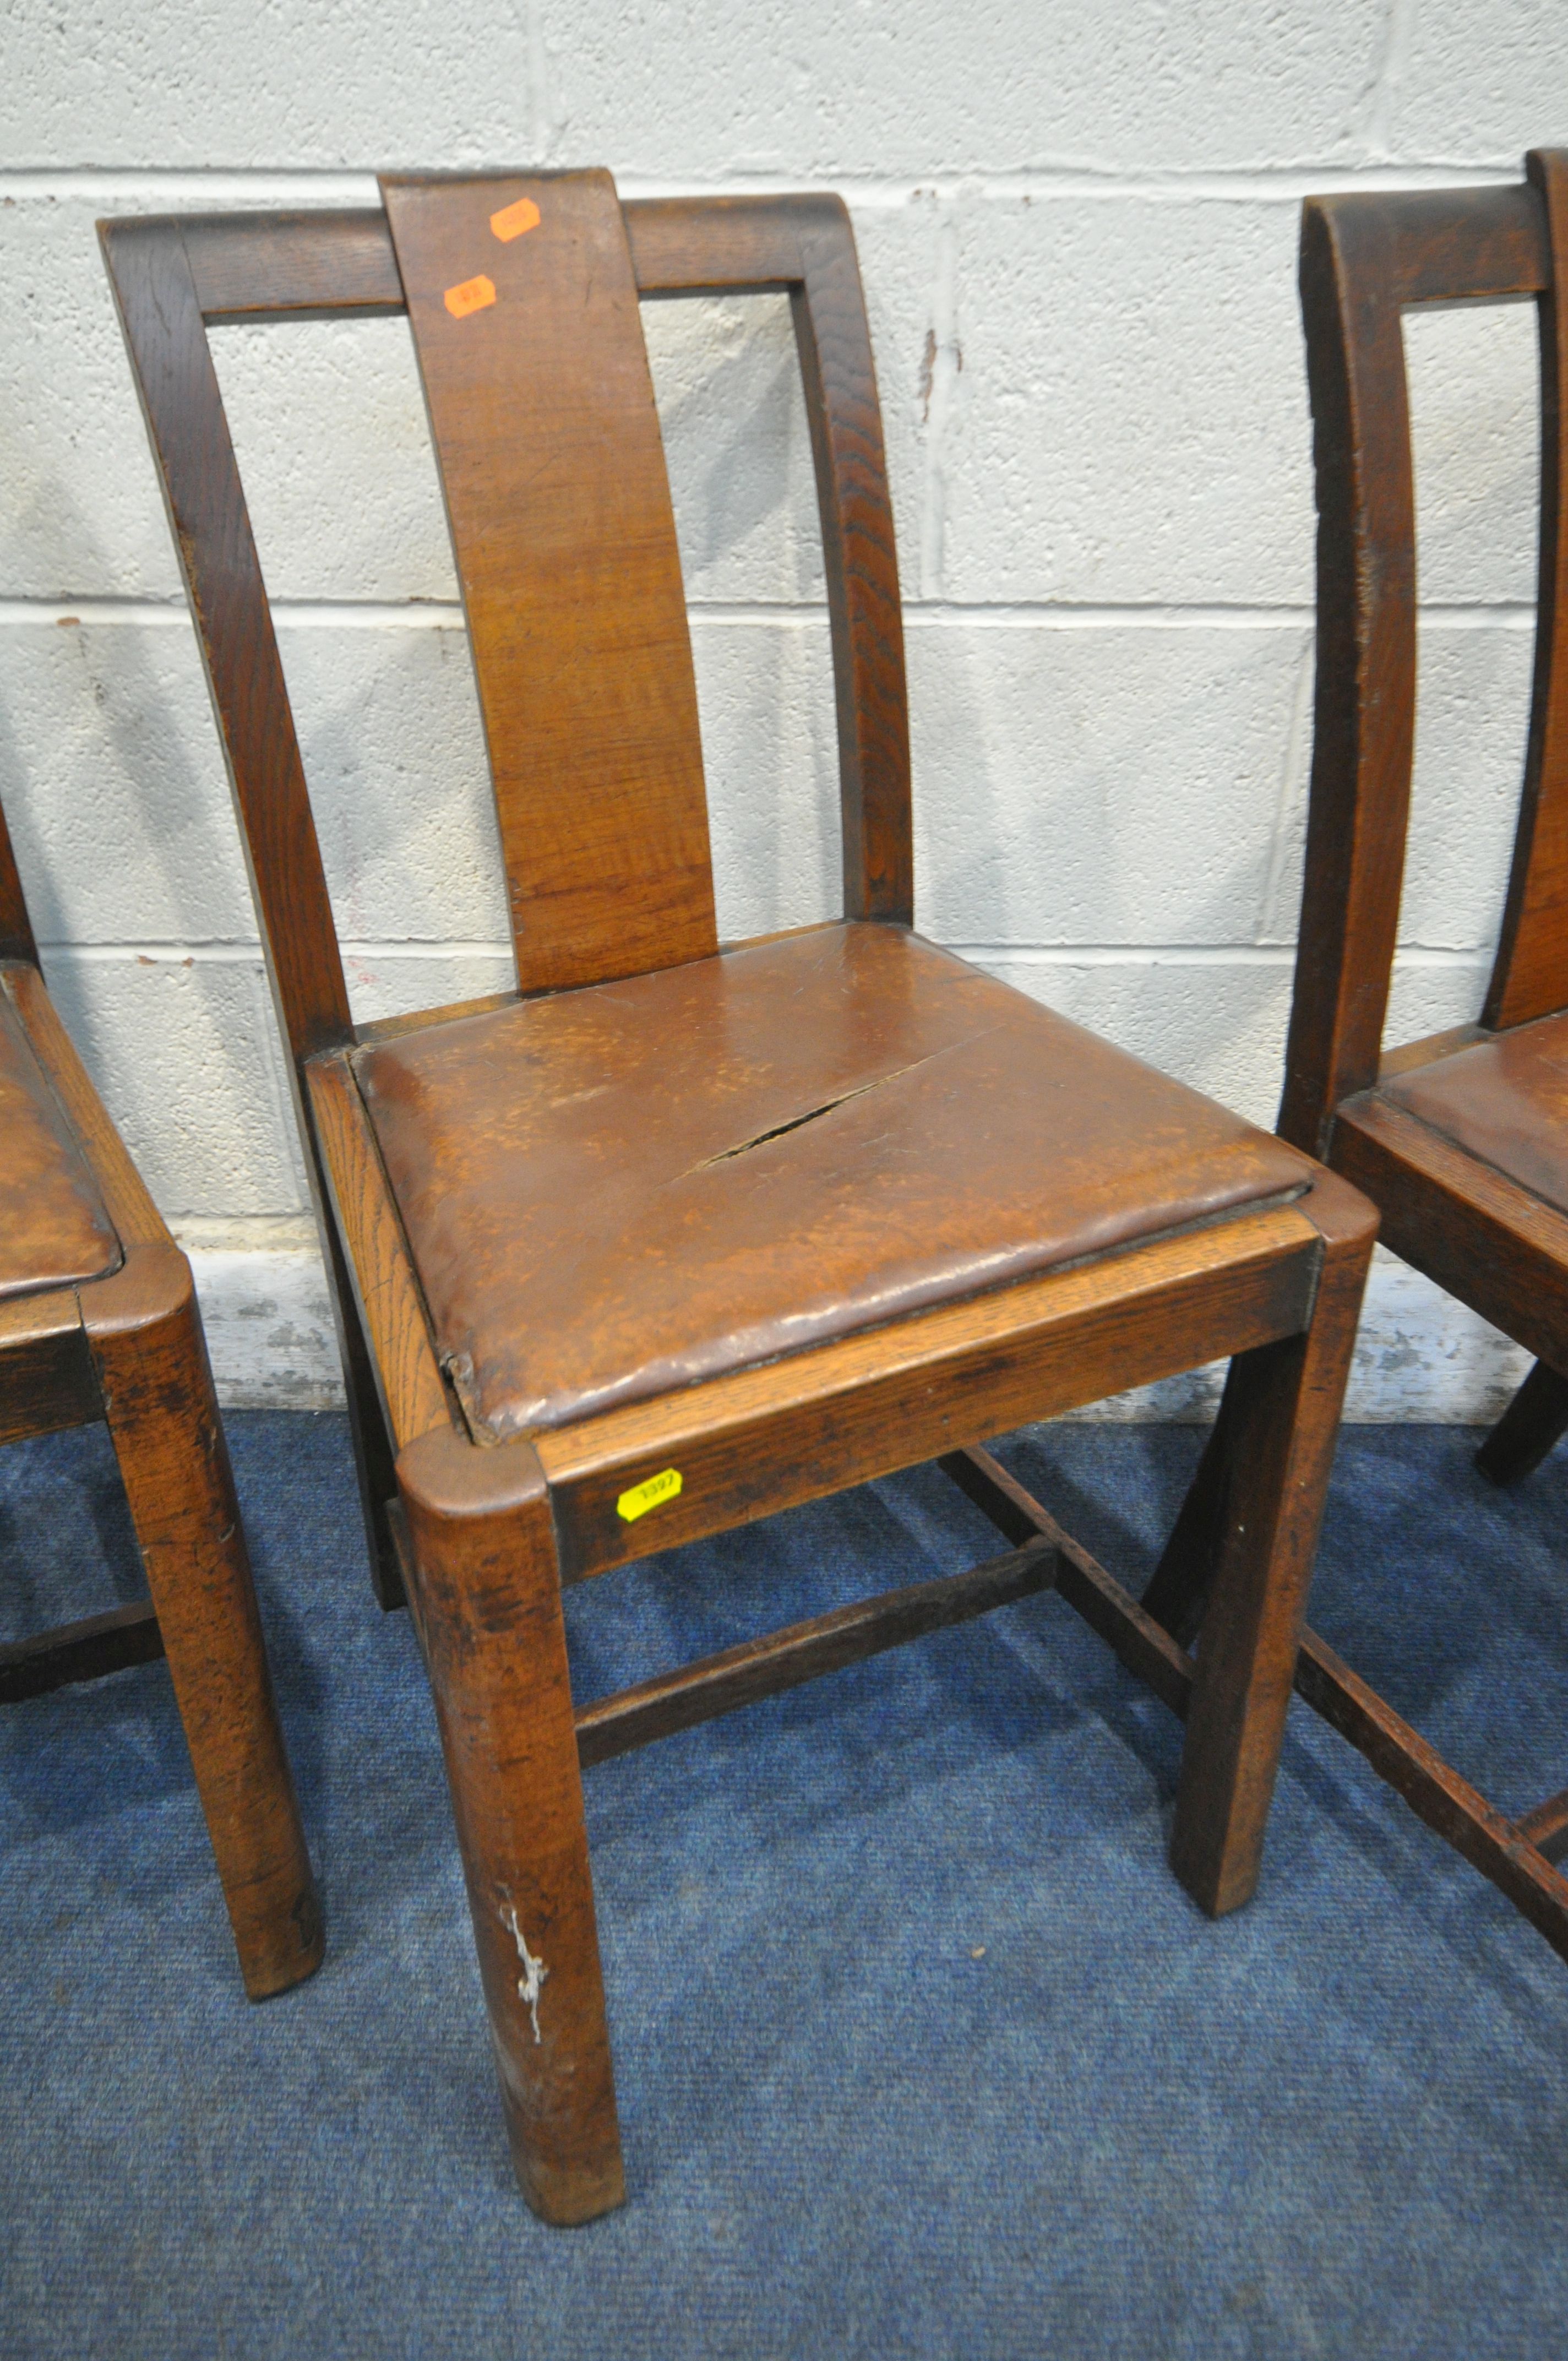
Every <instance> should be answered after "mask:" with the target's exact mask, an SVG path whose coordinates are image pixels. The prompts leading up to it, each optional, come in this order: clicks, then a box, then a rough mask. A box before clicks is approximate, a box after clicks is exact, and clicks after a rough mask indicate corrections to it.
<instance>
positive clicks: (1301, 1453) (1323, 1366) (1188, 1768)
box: [1146, 1180, 1376, 1917]
mask: <svg viewBox="0 0 1568 2361" xmlns="http://www.w3.org/2000/svg"><path fill="white" fill-rule="evenodd" d="M1304 1210H1306V1211H1308V1212H1309V1213H1310V1215H1311V1216H1312V1218H1313V1219H1314V1220H1315V1221H1316V1222H1317V1224H1318V1225H1319V1227H1320V1228H1321V1229H1322V1230H1323V1233H1324V1241H1325V1255H1324V1261H1323V1268H1322V1272H1321V1278H1320V1280H1319V1285H1318V1295H1317V1301H1316V1305H1315V1307H1314V1310H1313V1315H1312V1323H1311V1326H1310V1329H1309V1330H1308V1332H1307V1333H1306V1334H1305V1335H1301V1336H1291V1337H1287V1338H1285V1339H1283V1340H1282V1341H1281V1342H1280V1343H1278V1344H1274V1345H1261V1346H1259V1347H1258V1348H1257V1349H1256V1350H1255V1351H1254V1352H1250V1353H1243V1354H1239V1355H1238V1356H1236V1358H1235V1360H1234V1362H1233V1363H1232V1365H1231V1371H1230V1376H1229V1378H1228V1379H1227V1382H1226V1386H1225V1392H1224V1398H1223V1401H1222V1403H1221V1406H1220V1416H1219V1418H1218V1420H1217V1421H1216V1422H1215V1427H1214V1433H1213V1434H1212V1437H1211V1439H1210V1443H1209V1447H1208V1449H1207V1451H1206V1452H1205V1453H1204V1455H1203V1460H1202V1463H1201V1466H1200V1468H1199V1472H1198V1477H1197V1479H1196V1481H1195V1482H1194V1485H1193V1488H1192V1491H1191V1493H1190V1495H1189V1498H1188V1501H1187V1504H1186V1507H1185V1508H1184V1509H1183V1510H1182V1514H1181V1517H1180V1518H1179V1521H1178V1523H1177V1528H1176V1531H1175V1532H1174V1533H1173V1534H1172V1536H1171V1543H1170V1546H1169V1548H1168V1551H1167V1553H1166V1556H1165V1558H1164V1559H1163V1560H1162V1561H1161V1564H1160V1567H1159V1570H1158V1572H1157V1574H1156V1576H1155V1578H1154V1581H1153V1583H1152V1584H1151V1585H1150V1587H1149V1595H1148V1598H1147V1599H1146V1605H1148V1606H1149V1609H1150V1612H1151V1613H1153V1614H1155V1615H1156V1616H1157V1619H1158V1620H1160V1621H1162V1622H1166V1621H1167V1618H1168V1616H1173V1617H1174V1618H1175V1620H1176V1621H1177V1622H1185V1621H1187V1620H1190V1616H1191V1614H1192V1612H1193V1611H1194V1609H1196V1608H1198V1607H1199V1606H1200V1604H1201V1594H1202V1591H1203V1588H1204V1587H1205V1586H1204V1577H1205V1576H1206V1575H1207V1574H1208V1572H1209V1571H1210V1570H1211V1569H1212V1581H1210V1582H1209V1583H1208V1585H1207V1590H1208V1598H1207V1608H1206V1611H1204V1612H1203V1613H1202V1627H1201V1633H1200V1637H1199V1644H1198V1662H1197V1671H1196V1675H1195V1677H1194V1680H1193V1686H1192V1700H1191V1704H1190V1708H1189V1712H1188V1720H1187V1743H1186V1747H1185V1749H1184V1751H1183V1753H1182V1760H1181V1780H1180V1785H1179V1790H1178V1794H1177V1802H1176V1826H1175V1829H1174V1832H1173V1835H1172V1839H1171V1865H1172V1867H1173V1868H1174V1870H1175V1871H1176V1873H1177V1875H1178V1877H1179V1878H1180V1880H1181V1882H1182V1883H1183V1884H1184V1885H1185V1886H1186V1888H1187V1890H1188V1892H1189V1893H1190V1894H1191V1895H1192V1897H1193V1899H1194V1901H1196V1902H1197V1903H1198V1904H1199V1905H1201V1907H1202V1908H1203V1909H1205V1910H1207V1911H1209V1912H1210V1913H1211V1914H1212V1916H1215V1917H1219V1916H1223V1913H1225V1912H1226V1911H1229V1910H1234V1909H1236V1908H1238V1907H1239V1906H1240V1905H1241V1904H1243V1903H1244V1902H1246V1901H1248V1900H1249V1899H1250V1898H1251V1895H1252V1894H1253V1891H1254V1889H1255V1886H1256V1883H1257V1876H1258V1869H1259V1866H1260V1863H1261V1861H1262V1856H1263V1839H1264V1830H1265V1827H1266V1822H1267V1817H1268V1807H1269V1805H1270V1802H1271V1801H1272V1799H1273V1795H1274V1783H1275V1778H1276V1775H1277V1771H1278V1767H1279V1750H1280V1747H1281V1745H1282V1743H1283V1741H1284V1737H1285V1717H1286V1712H1287V1708H1288V1705H1289V1702H1290V1691H1291V1686H1292V1682H1293V1680H1294V1676H1295V1669H1296V1655H1297V1651H1298V1648H1299V1644H1300V1637H1301V1630H1302V1626H1303V1623H1304V1621H1305V1619H1306V1608H1307V1592H1308V1588H1309V1586H1310V1580H1311V1573H1312V1561H1313V1557H1314V1555H1315V1554H1316V1551H1317V1543H1318V1529H1319V1526H1320V1524H1321V1520H1322V1511H1323V1501H1324V1496H1325V1493H1326V1490H1327V1487H1328V1477H1329V1469H1330V1466H1331V1464H1332V1458H1333V1448H1334V1442H1335V1438H1336V1436H1337V1434H1338V1431H1339V1417H1340V1410H1341V1407H1342V1404H1343V1399H1344V1388H1345V1380H1346V1378H1347V1377H1348V1376H1349V1372H1350V1356H1351V1350H1352V1347H1353V1345H1354V1341H1355V1327H1356V1320H1357V1317H1358V1315H1359V1312H1360V1309H1361V1296H1362V1289H1363V1286H1364V1284H1365V1277H1366V1266H1367V1262H1368V1259H1369V1257H1370V1255H1371V1250H1372V1240H1373V1235H1374V1233H1375V1230H1376V1216H1375V1215H1374V1214H1373V1213H1372V1209H1371V1208H1370V1207H1369V1206H1367V1205H1366V1204H1365V1200H1361V1199H1357V1198H1356V1197H1355V1196H1354V1191H1350V1190H1348V1189H1346V1188H1345V1187H1344V1185H1343V1183H1340V1182H1337V1181H1335V1182H1329V1181H1328V1180H1325V1182H1324V1183H1323V1184H1321V1185H1320V1186H1319V1187H1318V1188H1316V1189H1314V1191H1313V1192H1312V1195H1311V1197H1310V1199H1308V1200H1306V1201H1305V1205H1304ZM1167 1628H1168V1629H1169V1628H1171V1625H1170V1623H1167Z"/></svg>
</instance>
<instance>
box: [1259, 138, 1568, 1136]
mask: <svg viewBox="0 0 1568 2361" xmlns="http://www.w3.org/2000/svg"><path fill="white" fill-rule="evenodd" d="M1526 172H1527V178H1526V180H1525V181H1523V182H1522V183H1520V184H1519V185H1518V186H1516V187H1512V188H1500V189H1465V190H1441V191H1436V192H1419V193H1416V192H1412V193H1408V194H1407V193H1399V194H1396V195H1390V196H1341V197H1311V198H1309V199H1308V200H1307V203H1306V204H1305V206H1304V208H1303V216H1302V227H1301V306H1302V313H1303V317H1304V321H1305V326H1306V336H1307V368H1308V379H1309V384H1310V392H1311V404H1312V426H1313V459H1314V464H1315V467H1316V474H1317V500H1318V646H1317V697H1316V707H1315V714H1314V736H1313V752H1312V777H1311V800H1310V817H1309V820H1308V831H1307V861H1306V880H1305V886H1304V891H1303V896H1302V907H1301V937H1300V944H1299V950H1298V954H1297V966H1296V991H1295V1000H1294V1004H1293V1006H1292V1011H1291V1019H1290V1034H1289V1042H1288V1049H1287V1053H1286V1080H1285V1095H1284V1101H1283V1104H1282V1105H1281V1109H1280V1116H1279V1129H1280V1131H1281V1132H1282V1133H1283V1135H1284V1136H1285V1137H1286V1138H1288V1139H1289V1140H1291V1141H1293V1142H1294V1143H1295V1145H1296V1146H1297V1147H1299V1148H1305V1149H1307V1150H1308V1152H1309V1153H1310V1154H1314V1155H1321V1154H1322V1153H1324V1152H1325V1150H1326V1148H1327V1144H1328V1136H1329V1132H1330V1128H1331V1126H1332V1121H1333V1115H1334V1110H1335V1108H1336V1107H1337V1106H1338V1105H1339V1104H1340V1103H1341V1101H1342V1100H1343V1099H1345V1098H1348V1097H1350V1096H1351V1095H1353V1094H1354V1093H1355V1092H1358V1091H1363V1090H1367V1089H1370V1088H1371V1087H1372V1085H1373V1084H1374V1083H1375V1082H1376V1080H1377V1072H1378V1063H1379V1059H1380V1056H1381V1051H1382V1043H1383V1027H1384V1022H1385V1018H1386V1016H1387V1005H1388V991H1389V983H1390V977H1391V973H1392V969H1393V962H1394V951H1395V945H1396V940H1397V936H1398V912H1399V889H1400V883H1401V878H1402V875H1403V871H1404V860H1405V839H1406V832H1407V828H1408V824H1409V799H1410V770H1411V761H1412V756H1413V752H1414V743H1415V690H1416V546H1415V489H1414V477H1413V471H1412V466H1411V456H1410V416H1409V390H1408V385H1407V379H1406V370H1405V352H1404V343H1403V338H1402V335H1401V330H1400V315H1401V313H1403V312H1404V311H1406V310H1407V309H1413V308H1416V307H1418V306H1431V305H1441V304H1453V303H1461V302H1463V303H1471V302H1504V301H1508V300H1517V299H1519V298H1521V297H1528V296H1533V297H1534V299H1535V301H1536V304H1537V308H1538V312H1539V315H1540V324H1541V533H1540V588H1539V609H1538V626H1537V640H1536V661H1535V681H1534V688H1533V693H1532V702H1531V708H1530V736H1529V741H1528V752H1527V754H1526V759H1525V774H1524V788H1523V794H1522V797H1521V801H1520V808H1519V830H1518V835H1517V838H1516V840H1515V847H1514V857H1513V868H1512V873H1511V876H1510V879H1509V884H1508V901H1507V905H1506V908H1505V912H1504V917H1503V925H1502V933H1501V937H1500V939H1499V942H1498V946H1497V962H1496V965H1495V967H1494V970H1493V973H1492V979H1491V983H1490V987H1489V989H1488V992H1487V994H1486V1005H1485V1007H1484V1009H1483V1011H1482V1015H1481V1022H1482V1024H1483V1025H1484V1026H1486V1027H1489V1028H1492V1029H1501V1028H1504V1027H1510V1026H1514V1025H1522V1024H1527V1023H1529V1022H1530V1019H1531V1018H1533V1017H1537V1016H1546V1015H1549V1014H1550V1013H1552V1011H1553V1010H1556V1009H1559V1008H1562V1007H1563V1006H1564V1005H1568V924H1565V923H1564V920H1565V918H1568V686H1564V675H1565V674H1568V592H1565V590H1564V587H1563V575H1562V569H1563V566H1564V565H1568V466H1565V464H1564V457H1565V455H1564V449H1563V438H1564V434H1568V407H1565V400H1564V397H1565V393H1568V302H1560V301H1559V289H1560V287H1561V286H1562V285H1563V277H1564V272H1565V270H1568V153H1564V152H1561V151H1557V150H1546V149H1537V150H1534V151H1532V153H1531V154H1530V156H1529V158H1528V159H1526Z"/></svg>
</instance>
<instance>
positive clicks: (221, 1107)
mask: <svg viewBox="0 0 1568 2361" xmlns="http://www.w3.org/2000/svg"><path fill="white" fill-rule="evenodd" d="M45 972H46V974H47V976H48V978H49V988H50V991H51V993H52V994H53V997H54V1000H55V1005H57V1007H58V1008H59V1010H60V1016H62V1018H63V1019H64V1021H65V1023H66V1025H67V1027H69V1029H70V1032H71V1038H72V1039H73V1040H74V1041H75V1043H76V1046H77V1049H79V1050H80V1051H81V1053H82V1060H83V1061H84V1062H85V1064H86V1066H87V1069H88V1071H89V1072H90V1073H91V1074H92V1076H93V1081H94V1082H95V1083H96V1084H97V1086H98V1089H99V1091H100V1092H101V1093H102V1095H103V1098H104V1104H106V1106H107V1107H108V1110H109V1113H110V1114H111V1115H113V1117H114V1119H115V1123H116V1124H117V1125H118V1126H119V1127H120V1131H121V1133H122V1135H123V1137H124V1139H125V1142H126V1147H127V1148H129V1150H130V1152H131V1154H132V1156H133V1157H134V1158H135V1159H136V1161H137V1165H138V1167H139V1168H140V1170H141V1174H142V1178H143V1179H144V1180H146V1182H147V1184H148V1188H149V1189H150V1190H151V1191H152V1193H153V1196H154V1197H155V1198H156V1199H157V1201H158V1204H159V1209H160V1211H161V1212H162V1213H163V1214H164V1216H165V1218H166V1219H167V1220H170V1221H172V1220H175V1219H177V1218H178V1217H179V1216H181V1214H186V1213H213V1212H217V1213H222V1214H224V1215H225V1217H227V1218H229V1219H231V1220H232V1219H236V1218H240V1217H243V1216H246V1215H255V1214H277V1213H299V1212H300V1211H301V1210H302V1208H303V1206H304V1205H305V1204H306V1202H307V1198H306V1192H305V1188H304V1181H303V1173H302V1166H301V1162H300V1156H299V1149H298V1147H297V1145H296V1136H295V1130H294V1123H293V1117H292V1114H291V1109H290V1106H289V1101H288V1087H287V1081H286V1071H285V1068H284V1066H283V1062H282V1057H281V1053H280V1050H279V1049H278V1048H277V1046H276V1031H275V1027H274V1025H273V1019H272V1010H271V1005H270V1002H269V994H268V991H267V985H266V981H265V978H264V976H263V973H262V969H261V962H260V959H259V957H258V955H256V954H250V955H248V956H247V955H246V954H245V953H242V952H229V953H220V954H216V955H208V956H204V957H200V958H196V957H192V956H190V955H187V956H186V957H184V958H181V957H179V956H178V955H176V954H174V953H167V954H163V955H153V954H149V953H147V952H140V953H131V952H116V953H104V954H100V955H96V956H95V955H93V953H92V952H90V951H83V950H70V949H67V950H57V951H53V952H51V953H49V956H48V957H47V958H46V961H45Z"/></svg>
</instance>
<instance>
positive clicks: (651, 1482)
mask: <svg viewBox="0 0 1568 2361" xmlns="http://www.w3.org/2000/svg"><path fill="white" fill-rule="evenodd" d="M680 1488H681V1471H680V1469H679V1468H678V1467H666V1468H665V1470H664V1472H663V1475H662V1476H650V1477H648V1478H647V1479H646V1481H645V1482H643V1483H641V1484H633V1486H632V1487H631V1489H630V1492H623V1493H622V1494H621V1496H620V1499H619V1500H618V1501H617V1502H616V1504H615V1512H616V1515H617V1516H618V1517H624V1518H625V1520H626V1521H627V1523H628V1524H629V1525H633V1524H635V1523H636V1521H637V1520H638V1518H639V1517H645V1516H646V1515H647V1513H648V1511H649V1510H650V1509H662V1508H663V1505H664V1503H665V1501H666V1500H673V1499H674V1497H675V1495H676V1493H677V1492H678V1491H679V1490H680Z"/></svg>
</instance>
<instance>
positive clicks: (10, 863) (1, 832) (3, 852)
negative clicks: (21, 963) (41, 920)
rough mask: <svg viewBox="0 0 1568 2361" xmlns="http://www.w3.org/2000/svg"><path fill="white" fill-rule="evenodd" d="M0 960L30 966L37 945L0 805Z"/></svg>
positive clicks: (9, 833)
mask: <svg viewBox="0 0 1568 2361" xmlns="http://www.w3.org/2000/svg"><path fill="white" fill-rule="evenodd" d="M0 960H26V961H27V962H28V964H29V966H32V967H37V965H38V945H37V943H36V942H35V941H34V940H33V927H32V920H31V919H30V918H29V917H28V916H27V897H26V895H24V894H23V892H22V876H21V872H20V870H18V868H17V867H16V854H15V853H14V852H13V851H12V850H11V832H10V830H9V829H8V828H7V827H6V825H5V808H4V807H3V806H0Z"/></svg>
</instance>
